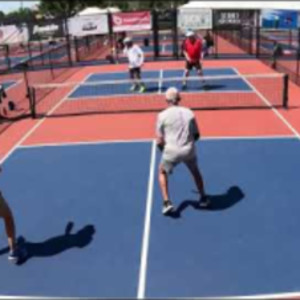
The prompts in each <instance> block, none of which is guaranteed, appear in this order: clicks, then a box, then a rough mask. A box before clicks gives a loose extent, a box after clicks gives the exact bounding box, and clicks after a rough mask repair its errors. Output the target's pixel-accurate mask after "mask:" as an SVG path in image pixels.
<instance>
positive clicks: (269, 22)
mask: <svg viewBox="0 0 300 300" xmlns="http://www.w3.org/2000/svg"><path fill="white" fill-rule="evenodd" d="M261 26H262V27H264V28H268V29H296V28H297V27H298V12H297V11H295V10H278V9H264V10H262V12H261Z"/></svg>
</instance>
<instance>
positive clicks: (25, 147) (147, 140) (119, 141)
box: [19, 139, 153, 149]
mask: <svg viewBox="0 0 300 300" xmlns="http://www.w3.org/2000/svg"><path fill="white" fill-rule="evenodd" d="M152 141H153V139H141V140H112V141H91V142H70V143H45V144H35V145H20V146H19V148H20V149H30V148H43V147H73V146H93V145H108V144H131V143H132V144H134V143H150V142H152Z"/></svg>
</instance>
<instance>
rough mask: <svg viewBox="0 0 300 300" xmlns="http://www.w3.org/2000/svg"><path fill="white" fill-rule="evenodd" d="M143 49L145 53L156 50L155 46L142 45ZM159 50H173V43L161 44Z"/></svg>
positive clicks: (162, 51) (161, 51)
mask: <svg viewBox="0 0 300 300" xmlns="http://www.w3.org/2000/svg"><path fill="white" fill-rule="evenodd" d="M142 49H143V51H144V52H145V53H152V52H154V46H151V45H150V46H142ZM159 52H160V53H164V52H173V45H172V44H166V45H159Z"/></svg>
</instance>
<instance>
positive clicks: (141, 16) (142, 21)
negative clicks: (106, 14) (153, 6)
mask: <svg viewBox="0 0 300 300" xmlns="http://www.w3.org/2000/svg"><path fill="white" fill-rule="evenodd" d="M112 23H113V31H114V32H120V31H138V30H150V29H151V28H152V20H151V13H150V12H149V11H139V12H128V13H115V14H113V15H112Z"/></svg>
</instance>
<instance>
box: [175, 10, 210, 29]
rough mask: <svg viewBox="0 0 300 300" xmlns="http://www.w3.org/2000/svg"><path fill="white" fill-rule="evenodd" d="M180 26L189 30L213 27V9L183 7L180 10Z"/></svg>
mask: <svg viewBox="0 0 300 300" xmlns="http://www.w3.org/2000/svg"><path fill="white" fill-rule="evenodd" d="M177 21H178V22H177V24H178V27H179V28H180V29H181V30H183V31H187V30H188V29H191V30H197V29H212V26H213V20H212V10H211V9H197V8H196V9H181V10H179V11H178V20H177Z"/></svg>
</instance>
